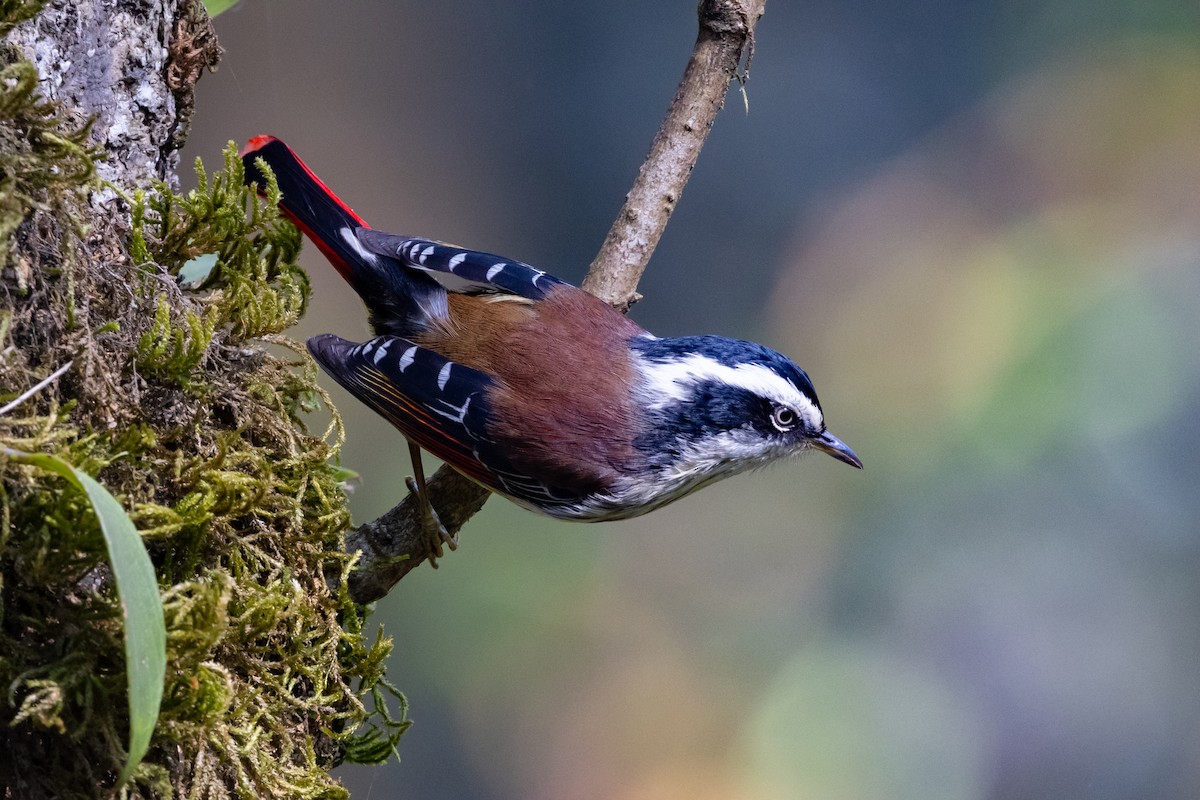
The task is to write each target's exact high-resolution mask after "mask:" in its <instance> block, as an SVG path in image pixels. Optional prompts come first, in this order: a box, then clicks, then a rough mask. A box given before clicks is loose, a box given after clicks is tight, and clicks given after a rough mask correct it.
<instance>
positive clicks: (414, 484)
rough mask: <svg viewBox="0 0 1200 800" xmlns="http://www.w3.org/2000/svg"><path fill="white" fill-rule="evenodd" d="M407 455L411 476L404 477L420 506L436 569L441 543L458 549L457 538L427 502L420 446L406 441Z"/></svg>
mask: <svg viewBox="0 0 1200 800" xmlns="http://www.w3.org/2000/svg"><path fill="white" fill-rule="evenodd" d="M408 455H409V457H410V458H411V459H412V468H413V477H410V478H405V479H404V483H405V485H407V486H408V490H409V491H410V492H412V493H413V494H415V495H416V496H417V505H418V506H420V508H421V527H422V528H423V529H424V530H425V536H426V537H427V539H428V540H429V564H430V566H432V567H433V568H434V569H437V566H438V563H437V560H438V559H439V558H441V557H442V545H443V544H445V545H446V546H447V547H449V548H450V549H451V550H457V549H458V538H457V537H455V536H451V535H450V532H449V531H448V530H446V526H445V525H443V524H442V521H441V520H440V519H438V515H437V512H436V511H434V509H433V504H432V503H430V502H429V487H428V486H426V485H425V467H424V466H423V465H422V464H421V448H420V447H418V446H417V445H415V444H413V443H412V442H409V443H408Z"/></svg>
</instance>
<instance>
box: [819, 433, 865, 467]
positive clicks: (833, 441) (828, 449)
mask: <svg viewBox="0 0 1200 800" xmlns="http://www.w3.org/2000/svg"><path fill="white" fill-rule="evenodd" d="M809 441H811V442H812V446H813V447H815V448H817V449H818V450H820V451H822V452H825V453H828V454H829V455H831V456H833V457H834V458H836V459H837V460H838V461H842V462H845V463H847V464H849V465H850V466H852V467H858V468H859V469H862V468H863V465H862V459H860V458H859V457H858V456H856V455H854V451H853V450H851V449H850V448H849V447H847V446H846V443H845V442H843V441H842V440H841V439H839V438H837V437H836V436H834V435H833V434H832V433H830V432H829V431H826V432H825V433H822V434H821V435H820V436H818V437H817V438H815V439H810V440H809Z"/></svg>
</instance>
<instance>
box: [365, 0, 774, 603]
mask: <svg viewBox="0 0 1200 800" xmlns="http://www.w3.org/2000/svg"><path fill="white" fill-rule="evenodd" d="M765 4H766V0H701V2H700V6H699V9H698V11H699V22H700V30H699V34H698V36H697V38H696V46H695V47H694V48H693V50H692V56H691V59H690V60H689V61H688V65H687V68H686V69H685V70H684V73H683V79H682V80H681V81H680V83H679V88H678V89H677V90H676V92H675V97H674V99H673V100H672V101H671V105H670V107H669V108H668V109H667V113H666V116H665V117H664V119H663V122H662V125H661V126H659V130H658V133H657V134H655V136H654V141H653V142H652V143H651V145H650V152H649V154H648V155H647V156H646V160H645V161H644V162H643V163H642V168H641V171H640V172H639V173H638V177H637V180H636V181H635V182H634V184H633V188H632V189H631V190H630V192H629V194H628V195H627V196H626V198H625V205H624V206H622V207H621V211H620V212H619V213H618V214H617V219H616V221H615V222H614V223H613V226H612V228H611V229H610V230H609V232H608V236H607V237H606V238H605V240H604V244H603V245H602V246H601V248H600V252H599V253H598V254H597V255H596V258H595V260H594V261H592V265H591V267H590V268H589V270H588V274H587V277H586V278H585V279H584V281H583V288H584V289H586V290H587V291H589V292H591V293H592V294H594V295H596V296H597V297H599V298H601V299H602V300H604V301H605V302H607V303H609V304H610V305H613V306H615V307H617V308H619V309H621V310H622V311H626V310H628V309H629V306H631V305H632V304H633V303H635V302H636V301H637V300H638V298H639V295H638V294H637V284H638V280H639V279H640V278H641V276H642V273H643V272H644V271H645V269H646V264H647V263H648V262H649V261H650V256H651V254H652V253H653V252H654V248H655V247H656V246H657V245H658V240H659V239H660V238H661V237H662V233H663V230H664V229H665V228H666V225H667V220H669V219H670V217H671V212H672V211H674V210H675V206H676V204H677V203H678V202H679V197H680V195H681V194H682V193H683V187H684V186H685V185H686V184H687V181H688V178H689V177H690V176H691V173H692V167H694V166H695V164H696V159H697V158H698V157H699V156H700V148H701V147H703V146H704V141H705V140H706V139H707V138H708V134H709V131H711V130H712V126H713V122H714V121H715V120H716V117H717V114H718V112H720V110H721V107H722V106H723V105H724V104H725V96H726V94H727V93H728V91H729V84H730V82H731V81H732V80H734V79H738V80H739V82H741V83H742V84H743V86H744V83H745V79H746V75H747V73H748V71H749V66H750V65H749V61H750V57H751V56H752V55H753V52H754V28H755V26H756V25H757V24H758V20H759V18H760V17H761V16H762V13H763V7H764V6H765ZM743 56H745V59H746V68H745V70H744V71H743V72H742V73H741V75H739V73H738V68H739V66H740V65H741V64H742V59H743ZM428 487H429V498H430V502H431V503H432V505H433V507H434V509H435V510H436V511H437V513H438V517H440V518H441V521H442V524H443V525H445V526H446V529H447V530H448V531H450V533H452V534H457V533H458V531H459V529H460V528H462V526H463V525H464V524H465V523H466V521H467V520H468V519H470V518H471V517H472V516H473V515H474V514H475V512H477V511H478V510H479V509H480V508H482V507H483V504H484V502H485V501H486V500H487V498H488V496H489V495H490V492H488V490H487V489H484V488H482V487H480V486H479V485H478V484H476V483H474V482H472V481H471V480H469V479H468V478H465V477H463V476H462V475H460V474H459V473H457V472H455V471H454V470H453V469H450V468H449V467H445V466H443V467H442V468H441V469H439V470H438V471H437V472H436V473H435V474H434V476H433V477H432V478H431V479H430V480H429V481H428ZM346 549H347V550H349V551H351V552H353V551H361V552H362V556H361V558H360V559H359V561H358V564H357V566H356V568H355V570H354V571H353V572H352V573H350V586H349V590H350V596H351V597H353V598H354V600H355V601H357V602H359V603H370V602H374V601H375V600H378V599H380V598H381V597H383V596H384V595H386V594H387V593H388V591H389V590H390V589H391V588H392V586H394V585H395V584H396V582H397V581H399V580H400V579H401V578H403V577H404V576H405V575H406V574H408V572H409V571H411V570H412V569H413V568H414V567H416V566H417V565H419V564H420V563H421V562H422V561H424V560H425V559H426V558H428V556H429V542H428V539H427V538H426V535H425V533H424V531H423V529H422V527H421V515H420V513H419V511H418V510H417V504H416V498H415V497H412V496H408V497H406V498H405V499H404V500H403V501H402V502H401V503H400V504H399V505H397V506H396V507H395V508H393V509H392V510H391V511H389V512H387V513H386V514H384V515H383V516H382V517H380V518H379V519H377V520H375V521H374V522H368V523H366V524H365V525H362V526H360V527H358V528H357V529H355V530H353V531H351V532H350V535H349V536H347V537H346Z"/></svg>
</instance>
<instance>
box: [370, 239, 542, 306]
mask: <svg viewBox="0 0 1200 800" xmlns="http://www.w3.org/2000/svg"><path fill="white" fill-rule="evenodd" d="M356 233H357V236H358V241H359V242H360V243H361V244H362V246H363V248H365V249H366V250H368V251H369V252H372V253H377V254H378V255H381V256H387V257H388V258H393V259H395V260H397V261H399V262H400V263H402V264H404V265H405V266H406V267H410V268H412V269H416V270H420V271H421V272H424V273H426V274H428V275H429V276H430V277H432V278H433V279H434V280H436V281H437V282H438V283H440V284H441V285H442V286H443V287H445V289H446V290H447V291H450V292H458V293H461V294H513V295H517V296H519V297H525V298H528V299H530V300H541V299H542V298H543V297H544V296H545V294H546V292H548V291H549V290H550V289H552V288H553V287H555V286H559V285H562V284H565V283H566V282H565V281H561V280H559V279H558V278H556V277H554V276H553V275H550V274H548V273H545V272H542V271H541V270H540V269H535V268H534V267H531V266H529V265H528V264H523V263H521V262H520V261H513V260H512V259H508V258H502V257H501V256H495V255H492V254H491V253H482V252H480V251H478V250H465V249H463V248H461V247H455V246H454V245H451V244H445V243H444V242H436V241H434V240H432V239H421V238H418V237H413V236H402V235H399V234H394V233H383V232H382V231H377V230H374V229H373V228H359V229H358V231H357V232H356Z"/></svg>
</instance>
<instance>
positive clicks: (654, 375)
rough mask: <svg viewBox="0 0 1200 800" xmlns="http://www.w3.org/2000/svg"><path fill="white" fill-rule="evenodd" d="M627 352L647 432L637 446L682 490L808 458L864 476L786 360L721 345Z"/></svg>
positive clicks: (647, 344)
mask: <svg viewBox="0 0 1200 800" xmlns="http://www.w3.org/2000/svg"><path fill="white" fill-rule="evenodd" d="M633 352H634V358H635V363H636V365H637V368H638V372H639V373H640V375H639V378H640V384H639V385H638V387H637V389H636V390H635V394H636V398H637V401H638V403H639V405H640V407H641V408H642V409H643V411H644V413H645V415H646V423H647V424H646V428H645V430H644V431H643V433H642V434H641V437H640V438H639V440H638V442H637V447H638V449H639V450H641V451H642V452H643V453H646V454H647V456H648V458H649V459H650V461H651V462H652V463H654V464H655V465H656V466H658V467H659V468H660V470H662V471H664V472H667V473H669V474H671V475H672V476H673V477H675V478H677V479H679V480H682V481H685V482H686V483H687V484H688V486H687V489H686V491H691V489H694V488H699V486H702V485H704V484H706V483H709V482H711V481H713V480H716V479H718V478H722V477H725V476H726V475H732V474H734V473H737V472H742V471H744V470H746V469H750V468H753V467H756V466H761V465H763V464H766V463H768V462H771V461H774V460H776V459H778V458H782V457H785V456H789V455H795V454H798V453H801V452H803V451H805V450H808V449H816V450H820V451H822V452H824V453H827V454H829V455H831V456H833V457H834V458H836V459H838V460H839V461H842V462H845V463H846V464H849V465H851V466H853V467H858V468H859V469H861V468H862V461H861V460H859V458H858V456H856V455H855V454H854V451H853V450H851V449H850V448H849V447H847V446H846V444H845V443H843V442H842V441H841V440H840V439H838V438H837V437H836V436H834V435H833V434H831V433H830V432H829V431H828V430H826V427H825V417H824V414H823V413H822V412H821V404H820V401H818V400H817V392H816V390H815V389H814V388H813V385H812V381H811V380H809V377H808V374H807V373H805V372H804V370H802V369H800V368H799V367H798V366H796V365H795V364H794V363H792V361H791V360H790V359H788V358H787V357H786V356H783V355H781V354H780V353H777V352H775V351H774V350H771V349H770V348H767V347H763V346H762V345H759V344H754V343H753V342H746V341H741V340H738V339H727V338H724V337H721V336H688V337H682V338H675V339H656V338H651V337H648V336H646V337H639V338H638V339H636V340H634V342H633Z"/></svg>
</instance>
